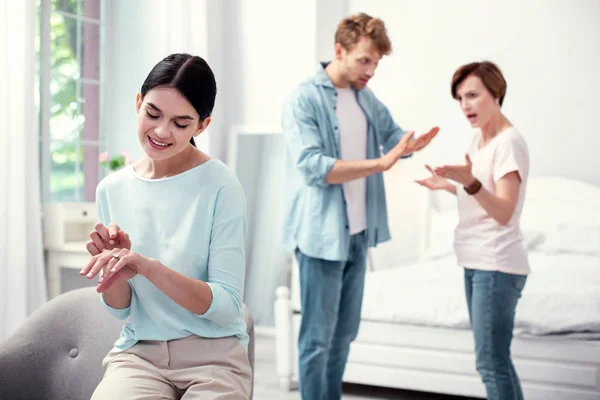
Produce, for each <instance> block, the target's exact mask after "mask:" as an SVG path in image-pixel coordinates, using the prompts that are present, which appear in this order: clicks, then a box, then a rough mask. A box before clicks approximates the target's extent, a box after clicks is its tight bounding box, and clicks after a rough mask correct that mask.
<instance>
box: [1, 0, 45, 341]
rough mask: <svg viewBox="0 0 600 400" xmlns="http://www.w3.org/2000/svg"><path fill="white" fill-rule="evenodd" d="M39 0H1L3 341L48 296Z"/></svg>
mask: <svg viewBox="0 0 600 400" xmlns="http://www.w3.org/2000/svg"><path fill="white" fill-rule="evenodd" d="M35 22H36V4H35V1H34V0H21V1H14V0H0V121H1V123H2V124H1V127H0V341H2V340H4V339H5V338H6V337H8V336H9V335H10V334H11V333H13V332H14V331H15V330H16V329H17V328H18V327H19V326H20V325H21V324H22V323H23V322H24V320H25V319H26V318H27V316H28V315H29V314H30V313H31V312H32V311H34V310H35V309H36V308H37V307H39V306H40V305H41V304H42V303H43V302H45V301H46V284H45V277H44V276H45V274H44V261H43V247H42V228H41V205H40V190H39V184H40V180H39V176H40V173H39V161H38V158H39V135H38V131H37V124H36V121H37V116H38V113H37V108H36V103H35V99H36V96H35V93H36V90H35V62H36V58H35Z"/></svg>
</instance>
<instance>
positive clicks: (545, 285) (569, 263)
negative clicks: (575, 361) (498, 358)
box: [362, 251, 600, 339]
mask: <svg viewBox="0 0 600 400" xmlns="http://www.w3.org/2000/svg"><path fill="white" fill-rule="evenodd" d="M529 260H530V264H531V268H532V271H533V272H532V273H531V274H530V275H529V278H528V280H527V284H526V286H525V289H524V290H523V295H522V297H521V300H520V301H519V304H518V306H517V314H516V323H515V334H516V335H535V336H539V335H551V334H561V336H563V337H564V335H569V336H571V337H574V338H586V339H596V338H600V257H596V256H593V255H585V254H573V253H571V254H569V253H564V254H561V253H553V254H548V253H545V252H541V251H539V252H538V251H531V252H529ZM362 318H363V319H365V320H371V321H386V322H398V323H403V324H415V325H426V326H437V327H448V328H457V329H468V328H469V319H468V312H467V306H466V302H465V294H464V283H463V269H462V268H460V267H458V266H457V265H456V259H455V257H454V255H450V256H446V257H442V258H439V259H437V260H435V261H430V262H424V263H420V264H415V265H412V266H408V267H400V268H390V269H383V270H379V271H375V272H369V273H368V274H367V279H366V282H365V294H364V300H363V309H362Z"/></svg>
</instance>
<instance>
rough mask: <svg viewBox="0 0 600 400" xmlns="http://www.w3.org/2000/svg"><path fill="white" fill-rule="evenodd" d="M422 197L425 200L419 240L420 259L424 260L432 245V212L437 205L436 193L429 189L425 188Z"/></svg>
mask: <svg viewBox="0 0 600 400" xmlns="http://www.w3.org/2000/svg"><path fill="white" fill-rule="evenodd" d="M421 193H422V195H421V198H422V199H423V201H421V202H420V206H421V207H420V214H421V218H420V219H421V221H420V222H421V226H420V227H419V228H420V229H419V232H420V240H419V247H420V248H419V251H420V254H419V259H420V260H422V259H423V256H424V255H425V252H426V251H427V249H429V247H430V245H431V213H432V211H433V208H434V206H435V200H436V199H435V193H434V192H433V191H432V190H429V189H423V191H422V192H421Z"/></svg>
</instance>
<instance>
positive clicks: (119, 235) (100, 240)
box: [85, 222, 131, 256]
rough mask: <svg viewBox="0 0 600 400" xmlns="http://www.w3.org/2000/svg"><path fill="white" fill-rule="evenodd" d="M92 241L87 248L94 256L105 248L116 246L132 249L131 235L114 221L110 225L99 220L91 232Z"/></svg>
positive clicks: (109, 248)
mask: <svg viewBox="0 0 600 400" xmlns="http://www.w3.org/2000/svg"><path fill="white" fill-rule="evenodd" d="M90 239H91V240H90V241H89V242H87V243H86V245H85V248H86V249H87V251H88V252H89V253H90V255H92V256H96V255H98V254H100V253H102V252H103V251H104V250H112V249H115V248H120V249H128V250H130V249H131V240H130V239H129V235H128V234H127V233H125V232H124V231H122V230H121V228H119V225H117V224H115V223H114V222H113V223H111V224H110V225H108V226H104V224H102V223H100V222H98V223H97V224H96V226H95V227H94V230H93V231H92V232H90Z"/></svg>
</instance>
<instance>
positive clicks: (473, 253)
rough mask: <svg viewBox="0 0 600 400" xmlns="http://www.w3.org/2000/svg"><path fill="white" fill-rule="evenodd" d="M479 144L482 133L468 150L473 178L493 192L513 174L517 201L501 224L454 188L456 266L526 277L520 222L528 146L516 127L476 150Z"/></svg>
mask: <svg viewBox="0 0 600 400" xmlns="http://www.w3.org/2000/svg"><path fill="white" fill-rule="evenodd" d="M480 141H481V132H478V133H477V134H476V135H475V138H474V139H473V142H472V143H471V147H470V149H469V157H470V158H471V162H472V163H473V170H472V173H473V176H475V178H477V179H479V180H480V181H481V183H482V185H483V187H484V188H485V189H487V190H489V191H490V192H492V193H495V192H496V182H498V181H499V180H500V179H501V178H502V177H503V176H505V175H506V174H508V173H510V172H513V171H516V172H518V173H519V176H520V178H521V186H520V189H519V198H518V200H517V205H516V207H515V211H514V214H513V216H512V218H511V219H510V221H509V223H508V224H506V225H501V224H499V223H498V222H497V221H496V220H495V219H493V218H492V217H491V216H490V215H489V214H488V213H487V212H486V211H485V210H484V208H483V207H482V206H481V205H480V204H479V203H478V202H477V200H476V199H475V197H474V196H470V195H468V194H467V193H466V192H465V191H464V190H463V188H462V187H460V186H459V187H458V188H457V191H456V194H457V197H458V212H459V222H458V226H457V227H456V230H455V235H454V248H455V251H456V257H457V260H458V265H460V266H463V267H466V268H471V269H479V270H486V271H502V272H506V273H510V274H517V275H526V274H528V273H529V272H530V268H529V261H528V259H527V252H526V251H525V247H524V245H523V235H522V233H521V229H520V227H519V219H520V217H521V211H522V210H523V203H524V201H525V189H526V187H527V177H528V176H529V151H528V149H527V144H526V143H525V140H524V139H523V136H521V134H520V133H519V132H518V131H517V130H516V129H515V128H508V129H505V130H504V131H502V132H500V133H499V134H498V135H496V137H494V138H493V139H492V140H491V141H490V142H489V143H488V144H487V145H485V146H484V147H483V148H481V149H479V148H478V147H479V143H480Z"/></svg>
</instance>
